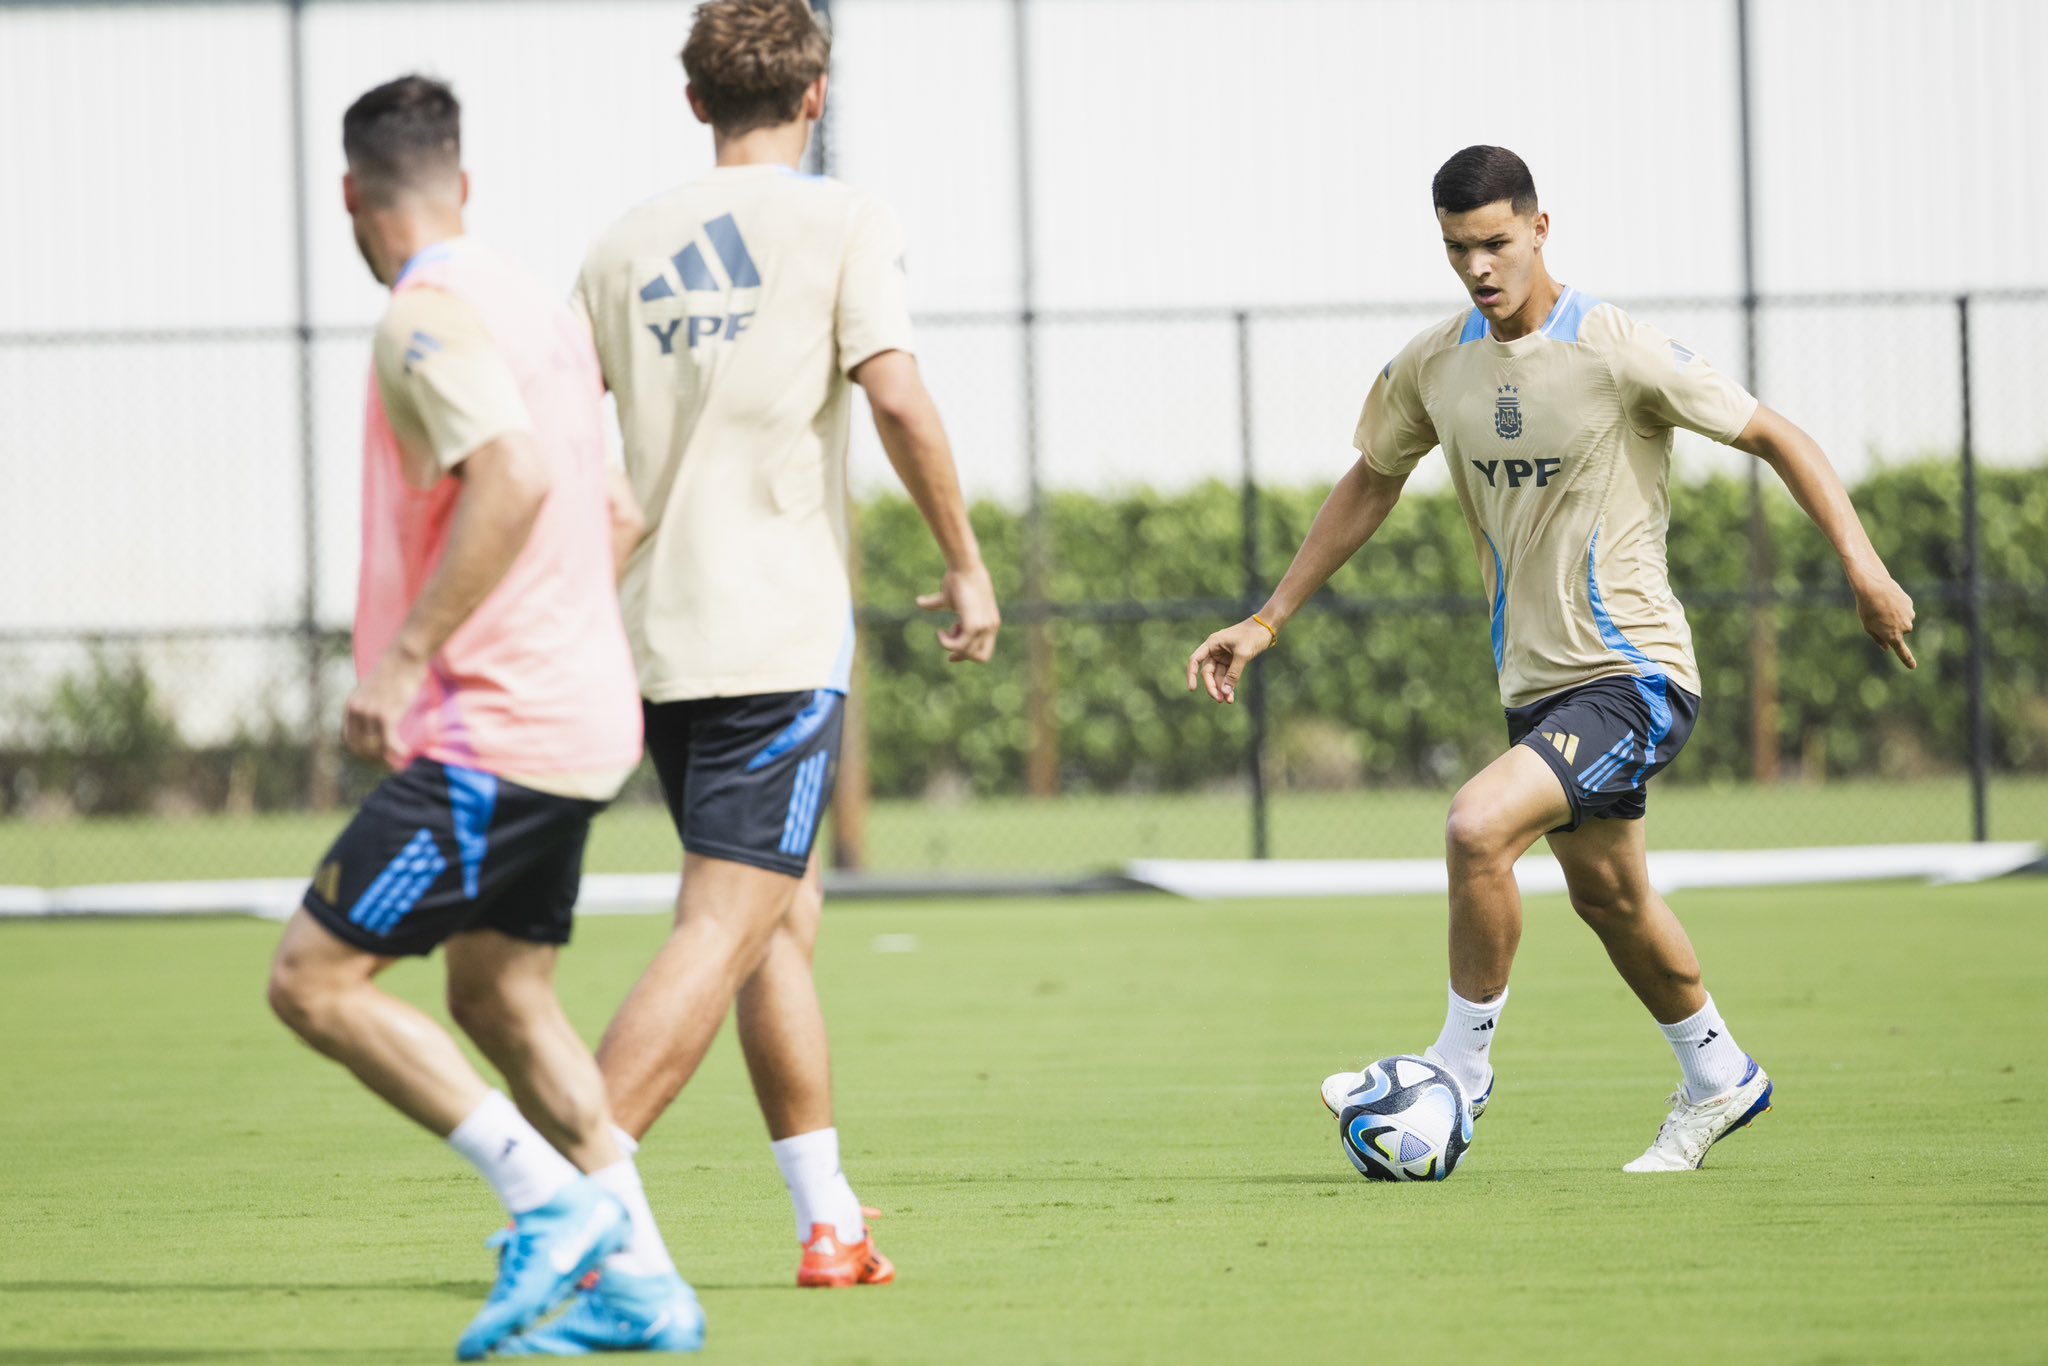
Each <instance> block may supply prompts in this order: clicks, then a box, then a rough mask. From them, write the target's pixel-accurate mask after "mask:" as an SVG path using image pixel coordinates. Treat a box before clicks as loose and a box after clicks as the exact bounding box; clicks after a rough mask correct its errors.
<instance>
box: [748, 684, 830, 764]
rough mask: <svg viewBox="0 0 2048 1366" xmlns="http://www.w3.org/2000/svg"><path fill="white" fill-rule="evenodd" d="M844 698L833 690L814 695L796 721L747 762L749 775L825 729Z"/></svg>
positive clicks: (826, 689)
mask: <svg viewBox="0 0 2048 1366" xmlns="http://www.w3.org/2000/svg"><path fill="white" fill-rule="evenodd" d="M841 696H842V694H840V693H839V692H836V691H834V690H833V689H831V688H820V689H818V690H817V691H816V692H814V693H812V694H811V700H810V701H809V702H808V703H806V704H805V705H804V709H803V710H802V711H800V712H798V713H797V714H796V719H795V720H793V721H791V722H790V723H789V724H788V725H786V726H784V727H783V728H782V730H781V731H780V732H779V733H778V734H777V735H776V737H775V738H774V739H773V740H770V741H769V742H768V744H767V746H766V747H765V748H763V749H762V751H761V752H760V753H759V754H756V755H755V756H754V757H753V759H752V760H750V761H749V762H748V764H747V772H749V773H758V772H760V771H761V770H762V769H764V768H766V767H768V765H770V764H772V763H774V762H775V761H776V760H777V759H780V758H781V757H782V756H783V755H785V754H787V753H789V752H790V751H791V750H793V749H795V748H796V747H797V746H799V745H801V744H803V742H804V741H806V740H808V739H810V738H811V737H812V736H813V735H816V734H817V733H818V732H819V731H821V730H823V729H824V728H825V723H826V722H827V721H829V720H831V719H832V709H833V708H834V707H836V706H838V705H839V699H840V697H841Z"/></svg>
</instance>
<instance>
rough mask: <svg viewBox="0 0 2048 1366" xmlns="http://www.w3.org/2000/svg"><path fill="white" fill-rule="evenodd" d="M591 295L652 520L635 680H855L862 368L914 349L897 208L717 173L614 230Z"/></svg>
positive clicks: (632, 474)
mask: <svg viewBox="0 0 2048 1366" xmlns="http://www.w3.org/2000/svg"><path fill="white" fill-rule="evenodd" d="M576 305H577V307H579V308H581V309H582V310H583V311H584V313H585V314H586V315H587V316H588V317H589V319H590V325H591V331H592V333H593V334H594V335H595V337H596V339H597V350H598V357H599V360H600V362H601V364H602V365H603V367H604V377H605V382H606V383H607V384H608V385H609V386H610V387H611V390H612V392H613V393H614V394H615V395H616V396H617V399H618V406H619V425H620V427H621V429H622V431H623V433H624V437H625V462H626V473H627V475H628V476H629V478H630V479H631V481H632V485H633V492H634V493H635V494H636V495H637V496H638V498H639V500H640V507H641V509H642V511H643V512H644V513H645V514H646V516H647V520H648V525H649V530H648V535H647V539H646V540H645V541H644V542H642V543H641V545H640V548H639V549H638V550H637V551H636V552H635V553H634V555H633V558H632V561H631V563H630V565H629V566H628V568H627V571H626V578H625V582H624V583H623V584H622V585H621V587H620V597H621V600H622V602H623V604H624V606H625V611H626V629H627V632H628V634H630V635H631V637H632V640H633V653H634V658H635V660H636V662H637V664H638V666H639V672H640V691H641V694H642V695H643V696H645V697H647V698H649V699H650V700H652V701H656V702H671V701H680V700H683V699H686V698H698V697H739V696H747V695H750V694H755V693H778V692H798V691H806V690H816V689H820V688H829V689H834V690H837V691H841V692H843V691H845V689H846V686H847V679H848V676H849V673H850V671H851V668H852V661H853V598H852V592H851V588H850V586H849V583H848V579H847V555H848V549H849V547H848V543H847V517H846V442H847V430H848V423H849V420H850V418H851V415H852V407H853V393H852V383H851V381H850V380H849V379H848V374H849V372H851V371H852V370H853V369H854V368H855V367H857V366H858V365H860V363H861V362H862V361H865V360H868V359H869V358H871V357H873V356H876V355H879V354H881V353H882V352H884V351H908V350H910V349H911V341H910V313H909V307H908V304H907V302H906V300H905V295H904V281H903V242H902V236H901V233H900V232H899V230H898V228H897V226H896V222H895V219H894V218H893V216H892V215H891V214H890V213H889V212H888V210H887V209H885V208H884V207H883V206H882V205H881V204H880V203H879V202H878V201H876V200H875V199H873V198H872V197H870V196H868V195H866V194H863V193H861V192H860V191H858V190H855V189H852V188H851V187H849V186H846V185H842V184H839V183H838V182H836V181H833V180H827V179H825V178H823V177H819V176H805V175H798V174H797V173H795V172H794V171H790V170H787V169H785V168H783V167H779V166H737V167H721V168H719V169H717V170H714V171H712V172H711V173H710V174H709V175H708V176H706V177H704V178H703V179H701V180H698V181H694V182H692V183H690V184H687V185H684V186H682V187H680V188H678V189H675V190H672V191H670V192H669V193H667V194H665V195H663V196H661V197H660V198H658V199H655V200H653V201H651V202H649V203H647V204H644V205H642V206H641V207H640V208H638V209H635V210H634V211H633V212H631V213H629V214H627V215H626V217H625V218H623V219H622V220H620V221H619V222H618V223H617V224H616V225H614V226H613V227H612V229H611V230H610V231H609V232H607V233H605V234H604V236H602V237H601V238H599V239H598V241H597V244H596V245H595V246H593V247H592V248H591V249H590V255H589V257H588V259H587V260H586V261H585V263H584V267H583V274H582V277H581V278H580V279H579V281H578V282H577V287H576Z"/></svg>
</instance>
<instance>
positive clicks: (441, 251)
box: [391, 242, 455, 289]
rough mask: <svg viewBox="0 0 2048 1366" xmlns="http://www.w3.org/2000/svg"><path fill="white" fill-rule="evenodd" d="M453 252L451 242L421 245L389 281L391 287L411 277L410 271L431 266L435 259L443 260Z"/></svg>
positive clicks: (394, 287) (395, 286) (395, 287)
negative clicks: (427, 245)
mask: <svg viewBox="0 0 2048 1366" xmlns="http://www.w3.org/2000/svg"><path fill="white" fill-rule="evenodd" d="M454 252H455V246H454V244H453V243H452V242H436V243H434V245H432V246H430V247H421V248H420V249H419V250H418V251H416V252H414V253H413V254H412V259H411V260H409V261H407V262H406V263H405V266H404V267H403V268H402V269H401V270H400V271H399V272H398V278H397V279H396V280H393V281H392V282H391V287H392V288H393V289H397V288H398V287H399V286H400V285H402V284H404V283H405V282H406V280H407V279H409V278H411V276H412V273H413V272H414V271H416V270H418V269H419V268H420V267H421V266H431V265H433V264H434V263H435V262H436V261H445V260H447V259H448V258H449V257H450V256H451V255H453V254H454Z"/></svg>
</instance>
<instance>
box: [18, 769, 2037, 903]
mask: <svg viewBox="0 0 2048 1366" xmlns="http://www.w3.org/2000/svg"><path fill="white" fill-rule="evenodd" d="M1449 803H1450V793H1448V792H1429V791H1410V790H1386V791H1361V792H1343V793H1283V794H1281V795H1279V796H1277V797H1275V798H1274V799H1273V805H1272V817H1271V819H1272V832H1273V835H1272V838H1273V850H1272V852H1273V854H1274V855H1275V857H1278V858H1408V857H1413V858H1431V857H1437V856H1440V855H1441V854H1442V853H1443V820H1444V811H1445V809H1446V808H1447V806H1448V805H1449ZM1650 810H1651V831H1650V839H1651V842H1652V846H1653V847H1657V848H1666V849H1745V848H1769V847H1780V848H1782V847H1785V846H1791V845H1821V844H1895V843H1919V842H1925V841H1940V840H1966V839H1968V838H1969V837H1970V796H1969V786H1968V784H1967V783H1966V782H1965V781H1964V780H1962V779H1959V778H1932V779H1916V780H1913V781H1910V782H1888V783H1880V782H1869V781H1860V782H1841V783H1830V784H1826V785H1820V786H1806V785H1800V784H1787V785H1785V786H1782V787H1768V788H1758V787H1747V786H1739V787H1712V786H1693V787H1687V786H1684V785H1682V784H1681V785H1674V786H1670V787H1665V786H1661V785H1660V786H1659V787H1658V788H1657V790H1656V793H1655V795H1654V797H1653V798H1652V800H1651V806H1650ZM1990 813H1991V822H1990V824H1991V837H1992V838H1993V839H1999V840H2044V841H2048V778H2001V779H1998V780H1996V781H1994V782H1993V783H1992V785H1991V791H1990ZM346 819H347V814H346V813H344V812H336V813H333V814H329V815H303V814H296V815H278V816H255V817H244V818H240V819H233V818H227V817H219V816H209V817H191V818H187V819H164V818H159V817H149V818H137V819H124V820H114V819H109V820H69V821H59V822H49V823H41V824H38V823H32V822H24V821H20V820H0V884H8V883H14V884H26V885H32V886H43V887H62V886H75V885H78V884H81V883H93V882H113V881H130V880H134V881H157V880H164V879H177V878H236V877H299V876H305V875H307V874H308V873H309V872H310V871H311V869H312V867H313V864H314V862H315V861H316V860H317V859H318V858H319V856H320V853H321V851H322V850H324V849H326V847H327V846H328V844H330V843H331V842H332V841H333V839H334V836H335V834H336V833H337V832H338V831H339V830H340V829H341V826H342V824H343V823H344V822H345V821H346ZM829 826H830V820H829V817H828V820H827V827H828V829H827V834H826V839H827V841H828V845H827V847H829V840H830V831H829ZM1251 852H1252V847H1251V818H1250V809H1249V806H1248V804H1247V799H1246V798H1245V797H1244V796H1242V795H1241V794H1240V795H1207V794H1200V793H1190V794H1180V795H1165V796H1067V797H1062V798H1060V799H1059V800H1058V801H1049V802H1045V801H1030V800H1025V799H1018V798H1001V799H989V800H982V801H973V802H963V803H959V804H956V805H944V804H938V803H932V802H909V801H901V802H878V803H876V804H875V806H874V808H873V811H872V814H871V816H870V828H869V847H868V850H867V854H868V866H869V867H870V868H872V869H875V870H876V871H880V872H921V871H948V872H960V871H968V872H988V871H1005V872H1034V873H1045V872H1075V871H1080V870H1094V869H1101V868H1107V867H1109V866H1111V865H1113V864H1116V863H1120V862H1122V861H1123V860H1125V859H1131V858H1249V857H1250V856H1251ZM678 857H679V852H678V849H677V845H676V838H675V834H674V832H673V831H672V830H671V828H670V826H669V820H668V813H667V811H666V810H665V809H664V808H662V807H661V806H659V805H622V806H617V807H614V808H613V809H612V810H610V811H608V812H606V813H605V815H604V816H603V817H602V818H601V819H600V820H599V821H598V822H597V825H596V827H595V828H594V830H593V833H592V835H591V843H590V857H589V863H588V866H589V868H590V869H591V871H593V872H604V873H617V872H659V871H666V870H668V869H670V868H673V867H675V866H676V863H677V860H678Z"/></svg>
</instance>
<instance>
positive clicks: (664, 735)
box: [641, 688, 846, 877]
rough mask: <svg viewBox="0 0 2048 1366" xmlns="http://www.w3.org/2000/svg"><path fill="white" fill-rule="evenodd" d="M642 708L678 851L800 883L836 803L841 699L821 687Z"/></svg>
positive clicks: (843, 707) (843, 713)
mask: <svg viewBox="0 0 2048 1366" xmlns="http://www.w3.org/2000/svg"><path fill="white" fill-rule="evenodd" d="M641 705H642V714H643V715H644V716H645V717H646V720H647V753H648V755H649V757H651V758H652V759H653V760H654V771H655V772H656V773H657V774H659V775H660V776H661V792H662V796H663V797H665V798H666V799H667V801H668V812H669V816H670V817H671V818H672V819H673V820H674V821H675V824H676V833H677V834H678V835H680V836H682V840H683V848H684V849H686V850H688V851H689V852H690V853H693V854H699V855H702V856H703V857H705V858H717V859H726V860H728V861H730V862H733V863H744V864H747V865H749V866H750V867H754V868H765V869H767V870H768V871H769V872H771V873H786V874H787V875H789V876H790V877H802V876H803V875H804V869H805V867H807V866H808V865H809V863H810V861H811V846H812V844H813V843H815V842H816V840H817V837H818V823H819V822H820V821H821V820H823V819H824V816H825V810H826V808H827V807H829V806H830V805H831V804H832V783H833V779H834V778H835V777H836V776H837V773H838V754H839V739H840V733H841V732H842V731H843V730H844V728H845V725H846V699H845V698H843V697H841V696H840V695H839V694H838V693H837V692H834V691H832V690H831V689H829V688H820V689H818V690H817V691H816V692H784V693H759V694H755V695H753V696H749V697H704V698H693V699H690V700H687V701H682V702H643V703H642V704H641Z"/></svg>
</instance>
